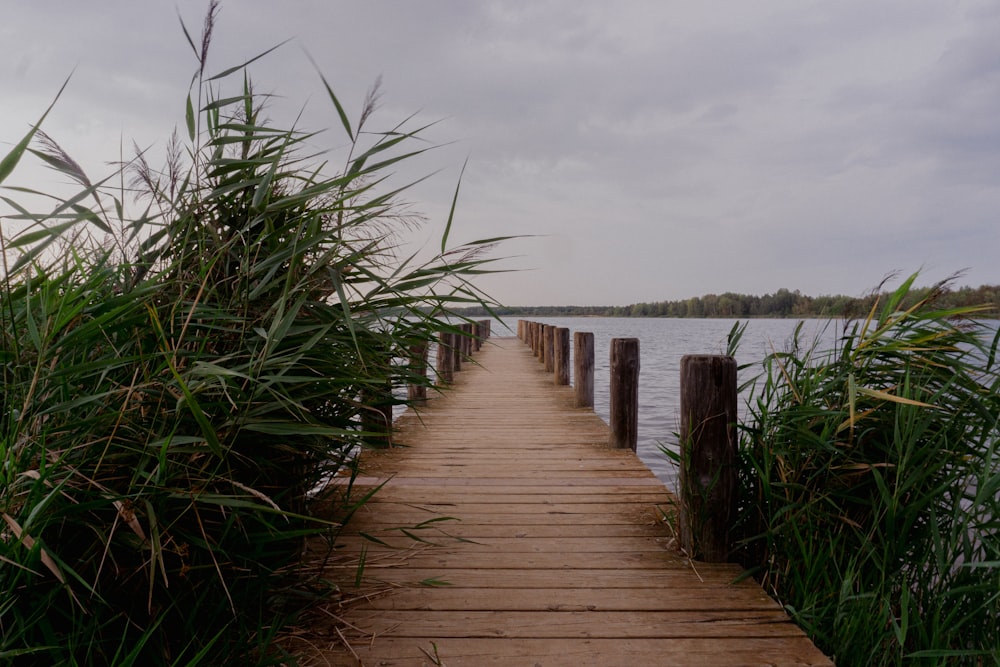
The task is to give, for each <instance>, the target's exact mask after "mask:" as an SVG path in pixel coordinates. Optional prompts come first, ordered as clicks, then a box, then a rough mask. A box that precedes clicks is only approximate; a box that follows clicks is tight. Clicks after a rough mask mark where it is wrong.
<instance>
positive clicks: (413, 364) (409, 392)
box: [406, 341, 427, 403]
mask: <svg viewBox="0 0 1000 667" xmlns="http://www.w3.org/2000/svg"><path fill="white" fill-rule="evenodd" d="M410 377H411V378H412V379H411V380H410V383H409V384H408V385H407V387H406V397H407V398H408V399H410V402H411V403H423V402H425V401H426V400H427V385H426V384H425V381H426V380H427V343H426V342H424V341H421V342H419V343H414V344H413V345H411V346H410ZM417 378H421V379H420V380H417Z"/></svg>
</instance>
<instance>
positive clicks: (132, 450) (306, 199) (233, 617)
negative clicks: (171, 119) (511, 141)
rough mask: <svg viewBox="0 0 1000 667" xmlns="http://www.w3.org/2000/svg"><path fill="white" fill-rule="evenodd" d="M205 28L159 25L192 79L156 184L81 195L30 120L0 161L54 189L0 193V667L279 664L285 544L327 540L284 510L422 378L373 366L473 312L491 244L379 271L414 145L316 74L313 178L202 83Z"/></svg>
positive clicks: (403, 129) (296, 140)
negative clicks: (190, 63)
mask: <svg viewBox="0 0 1000 667" xmlns="http://www.w3.org/2000/svg"><path fill="white" fill-rule="evenodd" d="M216 11H217V5H216V3H214V2H213V3H212V4H211V6H210V9H209V12H208V15H207V17H206V20H205V24H204V28H203V31H202V34H201V38H200V40H197V41H196V40H195V39H192V37H191V34H190V33H188V31H187V29H186V28H185V29H184V33H185V35H186V36H187V38H188V41H189V42H190V44H191V47H192V49H193V51H194V53H195V56H196V59H197V68H196V72H195V74H194V77H193V84H192V89H191V91H190V92H189V94H188V97H187V109H188V111H187V116H186V118H185V119H184V127H185V129H186V138H185V139H180V138H178V137H176V136H175V137H174V138H173V139H172V140H171V141H170V142H169V144H168V150H167V158H166V164H165V166H164V167H163V168H162V169H154V168H153V167H151V166H150V164H148V162H147V161H146V158H145V157H144V156H143V155H141V154H140V155H137V156H136V158H135V159H134V160H132V161H130V162H129V164H127V165H123V166H122V168H121V171H119V172H117V173H115V174H113V175H112V176H111V177H108V178H106V179H103V180H101V181H97V182H95V181H92V180H91V179H90V178H89V177H88V176H87V175H86V173H85V172H84V170H83V169H82V168H81V167H80V166H79V165H78V164H77V163H76V162H75V161H74V160H73V159H72V158H71V157H70V156H69V155H67V154H66V153H65V152H64V151H63V150H62V149H61V148H60V147H59V145H58V143H56V142H55V141H54V140H53V139H50V138H48V137H46V136H45V135H44V134H42V132H41V129H40V124H41V121H40V122H39V125H36V126H35V127H33V128H32V130H31V131H30V132H29V133H28V134H27V135H26V136H24V137H23V138H22V140H21V141H19V142H18V143H17V144H16V145H15V147H14V149H13V150H12V151H10V152H9V153H8V154H7V155H6V156H5V157H4V158H3V161H2V162H0V182H2V181H5V180H7V179H9V177H10V175H11V174H12V173H14V171H15V169H16V167H17V165H18V164H19V163H20V161H21V160H24V159H30V158H36V159H40V160H42V161H43V162H44V163H46V164H48V165H49V166H51V167H53V168H54V169H56V170H57V171H58V172H60V173H61V174H63V175H66V176H68V177H70V178H71V179H72V180H73V181H75V182H76V183H77V184H78V185H79V191H78V192H77V194H75V195H73V196H70V197H60V196H56V195H51V194H45V193H41V192H36V191H34V190H26V189H23V188H15V187H9V186H8V187H7V188H6V189H7V193H6V195H5V196H4V201H5V202H6V203H7V205H8V206H10V207H11V209H12V210H13V211H15V213H14V215H12V216H10V217H9V220H5V221H2V225H3V229H2V231H3V235H2V236H0V244H2V248H0V252H2V254H3V258H4V272H3V277H2V279H3V291H2V297H0V341H2V346H0V369H2V371H0V372H2V374H3V377H2V379H3V387H4V390H3V394H2V398H0V519H2V522H0V661H2V662H4V663H5V664H14V665H18V664H65V665H77V664H79V665H84V664H87V665H106V664H114V665H129V664H136V665H194V664H211V665H225V664H234V665H236V664H238V665H246V664H268V663H269V661H272V660H274V661H277V660H279V659H283V658H281V657H280V656H275V655H273V650H272V644H271V639H272V637H273V636H274V633H275V632H276V631H277V629H278V628H279V627H280V625H281V624H282V623H283V622H284V621H285V620H287V619H288V618H290V616H291V615H292V614H294V612H295V611H296V608H297V606H296V601H297V600H300V599H303V598H305V597H308V595H307V593H308V591H310V590H314V589H315V588H316V587H317V585H319V583H320V582H315V581H314V582H303V581H302V580H301V577H300V576H297V570H296V559H297V557H298V556H299V555H300V549H301V545H302V540H303V538H304V537H305V536H307V535H313V534H317V533H319V532H322V531H327V530H331V529H332V528H335V526H334V525H333V524H332V523H331V522H330V521H329V520H328V518H327V517H324V516H319V515H316V514H315V513H314V509H315V508H314V499H313V496H312V495H311V493H310V491H311V490H312V489H314V488H315V487H316V485H317V484H319V483H321V481H322V480H323V479H325V478H326V477H327V476H329V475H331V474H335V473H337V472H339V471H342V470H345V469H346V470H349V468H350V465H351V457H350V455H351V452H352V451H353V450H354V449H355V448H356V447H359V446H365V445H366V443H367V442H368V441H369V439H370V436H378V435H379V434H374V433H370V432H366V431H365V430H363V429H362V426H361V424H363V423H367V422H366V421H365V420H364V419H363V417H364V415H365V414H366V413H370V412H372V411H377V410H380V409H382V408H383V407H384V405H385V404H386V403H391V402H393V401H395V400H396V399H395V398H393V395H392V392H391V388H392V386H393V385H394V384H401V383H407V382H424V383H427V382H429V380H428V379H427V378H424V377H408V376H406V375H405V367H402V366H400V365H398V364H395V363H394V362H393V360H394V358H396V357H399V356H405V351H406V350H408V349H409V348H410V347H411V346H413V345H415V344H417V343H419V342H425V341H429V340H430V339H431V338H433V337H434V336H435V333H436V331H438V330H441V329H443V328H447V327H449V326H450V325H448V324H447V323H446V321H445V317H446V316H448V314H449V308H450V307H451V306H452V305H455V304H459V305H466V304H469V303H473V304H483V303H486V302H487V300H486V298H485V297H484V296H483V295H482V294H481V293H480V292H479V291H478V290H477V289H476V288H475V286H474V285H473V284H472V283H471V282H470V278H473V277H474V276H476V275H477V274H478V273H481V272H482V271H484V270H486V267H485V266H484V264H486V263H487V262H488V261H489V260H488V259H487V258H486V256H485V255H484V254H483V253H484V251H486V250H488V249H489V248H490V247H491V245H492V244H493V243H494V242H496V241H497V239H494V240H491V241H482V242H476V243H472V244H469V245H466V246H462V247H458V248H451V247H450V246H449V245H448V234H449V231H450V229H451V225H452V220H451V217H449V220H448V221H447V224H446V231H445V233H444V238H443V239H442V243H441V253H440V254H439V255H438V256H437V257H434V258H432V259H431V260H429V261H427V262H418V261H417V260H416V259H415V258H414V257H402V256H400V255H399V254H398V253H399V248H397V246H396V244H397V239H398V238H399V237H398V235H399V232H400V231H401V230H402V229H405V228H407V227H408V226H410V225H412V224H414V221H413V219H412V218H411V217H409V216H408V215H407V214H406V211H407V210H408V209H407V208H406V206H405V205H404V204H405V203H404V202H403V200H402V199H401V197H403V196H404V195H405V192H406V188H407V187H408V186H403V187H390V186H389V185H388V180H387V176H388V174H389V173H390V171H392V170H393V169H394V168H395V167H396V166H397V165H398V164H399V163H401V162H404V161H407V162H408V161H412V160H414V159H415V158H417V157H418V156H419V155H420V154H421V153H422V152H423V151H425V150H427V145H426V144H425V143H423V140H422V139H421V131H422V129H423V128H421V127H414V128H410V127H409V126H408V124H406V123H404V124H402V125H399V126H396V127H392V128H390V129H389V130H387V131H373V130H371V129H369V128H368V124H369V123H370V119H371V115H372V112H373V110H374V105H375V101H376V97H377V96H376V95H375V94H374V93H373V94H372V95H370V96H369V97H368V99H366V101H365V104H364V105H363V108H362V112H361V114H360V117H359V120H356V121H353V122H352V120H351V119H350V117H349V115H348V114H347V113H346V111H345V110H344V107H343V106H342V105H341V102H340V101H339V100H338V98H337V97H336V96H335V94H334V93H333V90H332V88H331V87H330V86H329V84H328V83H327V81H326V80H325V79H324V78H322V77H321V76H319V77H318V81H317V82H318V83H320V84H321V85H322V87H323V90H324V91H325V93H326V94H327V98H328V101H329V103H330V112H331V119H332V121H333V125H334V126H335V127H340V128H342V130H343V132H344V135H345V136H346V139H347V143H348V145H349V150H348V151H347V156H346V158H345V159H344V162H343V164H342V165H341V166H340V167H339V168H337V167H335V166H332V165H330V164H328V163H327V162H326V161H325V159H321V156H319V155H315V154H313V153H312V152H310V148H309V146H310V145H311V144H312V143H313V142H315V141H316V140H317V135H316V134H314V133H309V132H304V131H301V130H299V129H297V128H291V129H289V128H284V127H280V126H276V125H275V124H274V123H272V122H270V121H268V120H266V117H265V112H264V107H263V104H262V102H263V101H265V100H266V97H262V96H258V95H256V94H255V93H254V90H253V86H252V83H251V79H250V77H249V74H248V72H247V69H246V67H245V66H240V67H235V68H231V69H227V70H225V71H223V72H222V73H220V74H218V75H214V76H209V75H208V73H207V72H206V71H205V63H206V57H207V53H208V49H209V45H210V42H211V35H212V31H213V30H214V27H215V17H216ZM267 53H269V52H265V54H262V55H266V54H267ZM251 62H252V61H251ZM43 120H44V116H43ZM22 195H27V197H28V199H30V200H31V201H38V200H37V197H38V196H39V195H41V196H42V197H44V198H45V200H46V201H49V202H54V204H52V206H51V208H46V209H44V210H41V211H37V210H33V209H32V207H30V206H29V205H27V204H22V203H21V201H19V199H18V197H19V196H22ZM22 199H23V197H22ZM129 211H138V212H139V213H138V214H134V215H130V214H129ZM452 214H454V208H453V210H452ZM10 221H16V222H17V223H18V224H19V225H20V227H21V231H19V232H18V233H16V234H11V233H10V232H9V229H10V227H9V224H10Z"/></svg>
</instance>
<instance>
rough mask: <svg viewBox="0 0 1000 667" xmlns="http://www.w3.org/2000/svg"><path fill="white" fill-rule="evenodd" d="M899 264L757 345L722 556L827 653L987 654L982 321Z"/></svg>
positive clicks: (990, 475)
mask: <svg viewBox="0 0 1000 667" xmlns="http://www.w3.org/2000/svg"><path fill="white" fill-rule="evenodd" d="M915 277H916V276H911V277H910V278H909V279H908V280H906V281H904V282H903V283H902V284H901V285H900V286H899V288H898V289H896V290H895V291H894V292H892V293H890V294H889V296H888V298H886V299H885V300H884V302H882V303H876V304H875V306H874V308H873V309H872V310H871V312H870V313H869V314H868V316H867V317H866V318H864V319H863V320H860V321H852V322H846V323H844V324H843V331H841V332H838V334H839V335H838V337H837V343H836V344H835V345H834V346H833V348H832V349H821V348H820V345H819V343H817V342H815V341H814V342H811V343H803V342H802V341H801V340H799V336H798V333H796V336H795V338H794V340H792V341H791V342H790V345H789V348H788V349H785V350H780V351H775V352H774V353H773V354H771V355H769V356H768V357H767V358H766V359H765V360H764V362H763V372H762V374H761V375H760V377H759V378H758V379H757V380H756V381H755V383H754V385H753V390H752V394H751V398H750V399H749V414H748V416H747V418H746V420H745V423H744V424H743V425H742V427H741V443H740V461H739V474H740V479H741V488H742V497H741V498H740V507H739V523H738V526H737V527H736V531H735V532H736V535H735V537H736V539H737V543H738V544H739V545H740V546H739V551H738V554H737V555H738V557H739V558H741V559H742V560H743V561H744V563H745V564H746V565H747V567H748V568H749V570H748V571H749V573H750V574H752V575H753V576H754V577H756V578H757V579H758V580H759V581H761V583H762V584H763V585H764V586H765V588H766V589H767V590H768V591H769V592H770V593H771V594H772V595H773V596H774V597H775V598H776V599H777V600H779V601H780V602H781V603H782V604H783V605H784V606H785V608H786V609H787V610H788V611H789V613H791V615H792V616H793V617H794V618H795V620H796V621H797V622H798V623H799V624H800V625H801V626H802V627H803V628H805V630H806V631H807V632H808V633H809V635H810V636H811V637H812V638H813V639H814V640H815V641H816V643H817V644H818V646H819V647H820V648H821V649H823V650H824V651H826V652H827V653H828V654H830V655H831V656H833V657H834V659H835V660H836V662H837V664H838V665H900V664H914V665H937V664H949V665H950V664H964V665H987V664H991V665H992V664H998V663H1000V648H998V647H1000V643H998V642H997V637H1000V448H998V444H997V442H998V419H1000V383H998V375H997V369H996V366H995V363H994V362H995V354H996V347H997V337H996V336H995V335H994V334H993V332H992V329H991V328H990V327H988V326H985V325H983V324H982V323H980V322H977V320H976V319H975V318H976V315H977V310H976V309H975V308H954V309H939V308H938V307H937V306H936V305H935V297H936V294H937V293H939V292H940V291H941V290H943V289H945V288H946V287H947V283H942V284H940V285H938V286H937V287H936V288H935V289H934V290H931V291H930V292H929V293H926V294H924V295H922V297H921V298H919V299H917V300H916V301H915V302H914V300H912V299H910V300H907V296H908V294H909V290H910V288H911V286H912V284H913V281H914V279H915Z"/></svg>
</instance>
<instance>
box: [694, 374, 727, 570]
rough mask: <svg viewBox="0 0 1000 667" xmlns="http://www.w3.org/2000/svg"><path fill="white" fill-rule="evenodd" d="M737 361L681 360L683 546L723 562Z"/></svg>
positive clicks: (725, 553)
mask: <svg viewBox="0 0 1000 667" xmlns="http://www.w3.org/2000/svg"><path fill="white" fill-rule="evenodd" d="M736 385H737V378H736V360H735V359H733V358H732V357H727V356H721V355H687V356H685V357H683V358H681V430H680V448H681V471H680V486H681V511H680V523H681V546H682V547H683V548H684V549H685V550H686V551H687V552H688V554H690V555H691V557H692V558H696V559H699V560H705V561H708V562H711V563H721V562H725V561H726V560H727V559H728V557H729V553H730V544H729V524H730V521H731V519H732V517H733V516H734V514H735V499H736V470H735V468H734V463H735V461H736V419H737V412H736V405H737V404H736V401H737V392H736Z"/></svg>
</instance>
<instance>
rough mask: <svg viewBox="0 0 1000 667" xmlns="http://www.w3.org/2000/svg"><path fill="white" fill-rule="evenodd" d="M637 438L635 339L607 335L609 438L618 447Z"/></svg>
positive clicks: (629, 444) (627, 445) (633, 446)
mask: <svg viewBox="0 0 1000 667" xmlns="http://www.w3.org/2000/svg"><path fill="white" fill-rule="evenodd" d="M638 442H639V339H638V338H612V339H611V438H610V441H609V444H610V445H611V447H615V448H618V449H626V448H628V449H631V450H632V451H633V452H634V451H635V449H636V446H637V444H638Z"/></svg>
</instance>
